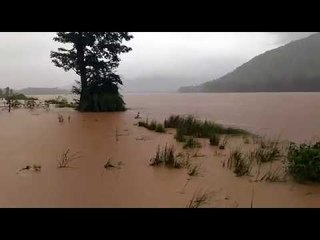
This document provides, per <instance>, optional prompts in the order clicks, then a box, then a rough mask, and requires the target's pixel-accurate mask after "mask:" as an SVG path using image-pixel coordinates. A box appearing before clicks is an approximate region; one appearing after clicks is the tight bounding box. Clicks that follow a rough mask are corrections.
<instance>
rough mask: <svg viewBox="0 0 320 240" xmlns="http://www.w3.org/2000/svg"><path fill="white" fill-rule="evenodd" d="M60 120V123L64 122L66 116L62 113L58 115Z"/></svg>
mask: <svg viewBox="0 0 320 240" xmlns="http://www.w3.org/2000/svg"><path fill="white" fill-rule="evenodd" d="M58 121H59V123H63V122H64V117H63V116H62V115H61V114H59V115H58Z"/></svg>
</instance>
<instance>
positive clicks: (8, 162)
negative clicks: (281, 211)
mask: <svg viewBox="0 0 320 240" xmlns="http://www.w3.org/2000/svg"><path fill="white" fill-rule="evenodd" d="M125 100H126V102H127V103H128V107H129V108H131V109H130V110H128V111H126V112H123V113H78V112H76V111H72V110H70V109H51V110H50V111H45V110H42V109H35V110H32V111H30V110H25V109H16V110H15V109H14V110H13V111H12V112H11V113H8V112H7V111H2V110H0V126H1V130H0V206H1V207H186V205H188V204H189V201H190V199H191V198H192V196H193V195H194V193H195V192H196V191H198V190H208V191H209V192H210V200H208V201H207V203H206V204H205V205H203V207H250V203H251V196H252V189H254V207H319V206H320V186H319V185H302V184H298V183H295V182H294V181H290V180H289V181H287V182H281V183H267V182H259V183H252V182H250V181H249V179H248V177H236V176H235V175H234V174H233V172H232V171H230V170H229V169H226V168H223V167H222V162H223V161H224V160H225V159H226V157H227V156H228V153H229V150H230V149H229V148H232V147H241V148H244V149H245V148H247V147H250V146H249V145H250V144H249V145H248V144H247V145H244V144H243V141H242V139H241V138H233V139H232V140H231V141H230V144H229V147H228V149H226V150H217V148H216V147H212V146H210V145H209V143H208V140H207V139H200V141H201V143H202V148H201V149H200V150H199V154H200V155H201V154H202V155H204V156H203V157H198V158H191V161H192V163H193V164H199V165H201V169H200V176H196V177H192V178H191V180H190V181H188V179H189V176H188V174H187V170H186V169H167V168H163V167H151V166H149V164H148V163H149V159H150V158H151V157H152V156H153V155H154V154H155V152H156V150H157V146H158V145H161V146H164V145H165V144H166V143H168V144H174V145H175V147H176V149H177V152H180V151H185V150H183V149H182V145H181V144H180V143H176V141H175V139H174V137H173V133H174V130H169V132H168V133H166V134H161V133H155V132H151V131H148V130H147V129H144V128H140V127H137V126H134V124H135V123H136V122H137V120H135V119H134V116H135V115H136V114H137V112H140V113H141V116H142V117H143V118H145V117H147V116H148V117H149V119H158V120H163V119H164V118H166V117H168V116H169V115H170V114H173V113H174V114H195V115H197V116H198V117H199V118H203V119H204V118H207V119H211V120H215V121H218V122H221V123H224V124H230V125H236V126H240V127H245V126H246V127H247V128H248V129H250V130H255V131H257V132H259V133H260V134H270V135H277V134H278V135H279V134H281V136H282V137H283V138H288V139H292V140H296V141H304V140H305V139H308V140H309V139H310V138H312V137H314V136H320V127H319V124H318V123H319V122H320V111H319V110H320V94H318V93H285V94H264V93H262V94H258V93H257V94H193V95H192V94H127V95H125ZM59 113H60V114H62V115H63V117H64V120H65V121H64V122H63V123H59V121H58V114H59ZM68 116H70V117H71V118H70V122H68ZM116 133H117V136H116ZM140 139H144V140H140ZM67 149H70V152H71V153H76V152H77V153H78V155H79V156H80V157H79V158H78V159H76V160H74V161H73V162H71V163H70V166H71V167H70V168H58V162H57V161H58V160H59V158H60V155H61V154H62V153H63V152H64V151H66V150H67ZM192 151H194V150H191V152H190V153H191V155H192V154H193V153H194V152H192ZM217 153H218V154H217ZM108 159H111V163H112V164H113V165H116V166H117V165H118V163H119V162H121V164H119V168H111V169H105V168H104V165H105V164H106V162H107V160H108ZM33 164H37V165H41V171H39V172H36V171H33V170H32V169H31V170H23V171H20V172H18V170H19V169H22V168H24V167H26V166H27V165H30V166H32V165H33ZM186 183H187V184H186Z"/></svg>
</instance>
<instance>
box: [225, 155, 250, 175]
mask: <svg viewBox="0 0 320 240" xmlns="http://www.w3.org/2000/svg"><path fill="white" fill-rule="evenodd" d="M252 162H253V159H252V158H251V157H250V156H248V155H245V154H243V153H241V152H240V151H239V150H233V151H232V152H231V153H230V156H229V158H228V160H227V167H228V168H229V169H233V172H234V173H235V174H236V175H237V177H240V176H244V175H249V174H250V171H251V165H252Z"/></svg>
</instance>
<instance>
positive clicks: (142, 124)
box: [138, 121, 148, 128]
mask: <svg viewBox="0 0 320 240" xmlns="http://www.w3.org/2000/svg"><path fill="white" fill-rule="evenodd" d="M138 126H139V127H145V128H148V124H147V122H144V121H139V122H138Z"/></svg>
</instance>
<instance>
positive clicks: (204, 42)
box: [0, 32, 311, 91]
mask: <svg viewBox="0 0 320 240" xmlns="http://www.w3.org/2000/svg"><path fill="white" fill-rule="evenodd" d="M132 34H133V35H134V39H133V40H131V41H130V42H128V43H127V44H128V45H129V46H131V47H132V48H133V51H132V52H130V53H127V54H124V55H122V56H121V59H122V62H121V64H120V67H119V69H118V73H119V74H120V75H121V76H122V77H123V79H124V83H125V86H124V89H125V90H141V91H143V90H160V91H161V90H166V91H172V90H175V89H176V88H178V87H180V86H182V85H190V84H191V85H194V84H199V83H202V82H205V81H208V80H212V79H215V78H218V77H220V76H222V75H224V74H226V73H227V72H229V71H232V70H233V69H234V68H235V67H237V66H239V65H241V64H242V63H244V62H246V61H248V60H250V59H251V58H252V57H254V56H256V55H258V54H261V53H263V52H265V51H267V50H270V49H272V48H275V47H278V46H280V45H283V44H285V43H287V42H290V41H292V40H296V39H299V38H302V37H306V36H308V35H310V34H311V33H274V32H272V33H229V32H227V33H215V32H213V33H174V32H173V33H172V32H170V33H165V32H161V33H160V32H159V33H152V32H149V33H143V32H139V33H132ZM54 35H55V33H0V87H6V86H10V87H13V88H23V87H61V86H66V85H71V84H72V83H74V80H75V79H77V78H78V77H77V76H76V75H75V74H74V73H73V72H68V73H66V72H64V71H63V70H62V69H59V68H56V67H55V66H54V65H53V64H52V63H51V60H50V57H49V55H50V51H51V50H55V49H57V47H58V46H59V44H58V43H55V42H54V41H53V40H52V38H53V37H54Z"/></svg>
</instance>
